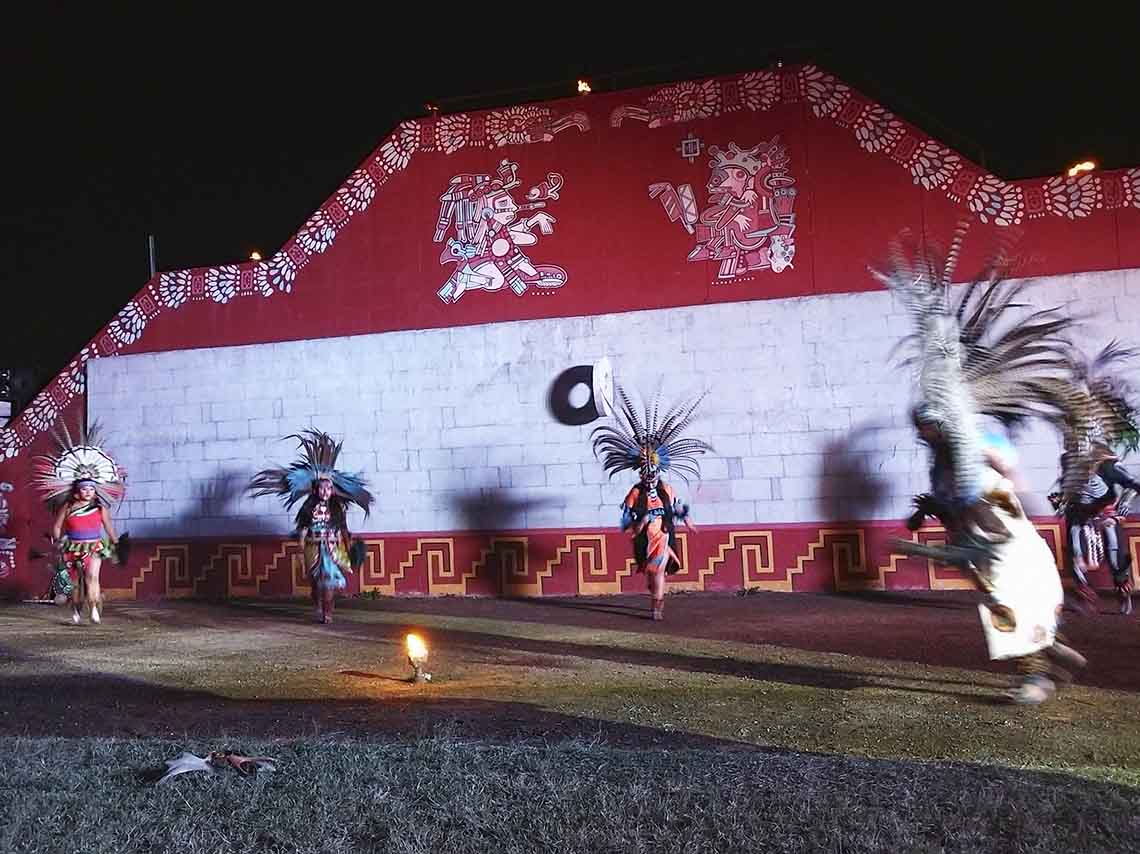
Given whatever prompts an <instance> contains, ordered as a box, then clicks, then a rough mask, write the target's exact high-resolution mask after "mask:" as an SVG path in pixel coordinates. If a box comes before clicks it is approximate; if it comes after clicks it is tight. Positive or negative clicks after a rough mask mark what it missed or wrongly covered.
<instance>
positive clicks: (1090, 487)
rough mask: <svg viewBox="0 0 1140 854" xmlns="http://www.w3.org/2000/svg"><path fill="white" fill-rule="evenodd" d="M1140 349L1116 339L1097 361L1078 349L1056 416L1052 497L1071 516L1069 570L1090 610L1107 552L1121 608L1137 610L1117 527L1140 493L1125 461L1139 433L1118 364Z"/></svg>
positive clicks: (1127, 611) (1067, 522)
mask: <svg viewBox="0 0 1140 854" xmlns="http://www.w3.org/2000/svg"><path fill="white" fill-rule="evenodd" d="M1137 355H1140V351H1138V350H1135V349H1131V348H1125V347H1121V346H1120V345H1119V344H1118V343H1117V342H1116V341H1113V342H1111V343H1109V344H1108V346H1106V347H1105V348H1104V349H1103V350H1101V351H1100V353H1098V354H1097V355H1096V357H1095V358H1093V359H1088V358H1086V357H1085V356H1084V355H1083V354H1081V353H1079V352H1076V351H1074V356H1073V359H1072V365H1071V373H1072V376H1071V386H1070V388H1069V389H1068V390H1067V391H1068V400H1069V403H1068V405H1067V406H1066V407H1065V410H1064V412H1063V414H1062V417H1061V418H1059V419H1058V421H1057V427H1058V429H1059V430H1060V433H1061V442H1062V447H1063V452H1062V454H1061V476H1060V477H1059V478H1058V486H1059V488H1058V490H1057V491H1056V492H1053V493H1051V494H1050V495H1049V500H1050V501H1051V502H1052V504H1053V507H1054V508H1055V509H1056V510H1057V511H1058V512H1059V513H1061V514H1062V515H1063V516H1064V517H1065V528H1066V530H1067V531H1068V535H1069V543H1068V544H1069V548H1068V549H1067V558H1068V559H1067V564H1068V569H1069V571H1070V572H1072V574H1073V577H1074V578H1075V580H1076V583H1077V594H1078V596H1079V598H1080V600H1082V601H1083V602H1084V603H1085V609H1086V610H1087V609H1089V608H1091V607H1092V606H1093V605H1094V604H1095V602H1096V592H1095V591H1094V590H1093V589H1092V586H1091V585H1090V584H1089V581H1088V572H1089V570H1091V569H1095V568H1096V567H1097V566H1099V565H1100V563H1101V559H1102V558H1105V557H1107V559H1108V566H1109V569H1110V570H1111V572H1112V580H1113V583H1114V584H1115V585H1116V591H1117V595H1118V596H1119V598H1120V611H1121V613H1124V614H1130V613H1132V560H1131V556H1130V555H1126V556H1125V557H1124V559H1123V560H1122V559H1121V557H1120V545H1119V542H1118V539H1117V533H1116V528H1117V525H1118V524H1119V522H1120V520H1122V519H1123V518H1124V517H1125V516H1126V515H1127V514H1128V506H1129V504H1130V503H1131V501H1132V500H1133V499H1134V498H1135V496H1136V494H1137V493H1140V482H1138V481H1137V480H1136V479H1135V478H1134V477H1132V476H1131V475H1130V474H1129V473H1128V472H1127V471H1126V470H1125V469H1124V468H1123V467H1122V466H1121V465H1120V464H1119V463H1120V459H1121V457H1122V456H1123V455H1125V454H1127V453H1128V452H1129V451H1134V450H1136V448H1137V441H1138V438H1140V436H1138V433H1137V427H1136V407H1135V404H1134V403H1133V402H1132V389H1131V387H1130V386H1129V384H1128V383H1127V382H1126V381H1124V380H1123V378H1122V377H1121V376H1120V375H1119V370H1118V368H1119V366H1121V365H1122V364H1123V363H1124V362H1126V361H1128V360H1129V359H1132V358H1135V357H1136V356H1137ZM1118 490H1120V491H1119V492H1118ZM1086 546H1087V548H1086Z"/></svg>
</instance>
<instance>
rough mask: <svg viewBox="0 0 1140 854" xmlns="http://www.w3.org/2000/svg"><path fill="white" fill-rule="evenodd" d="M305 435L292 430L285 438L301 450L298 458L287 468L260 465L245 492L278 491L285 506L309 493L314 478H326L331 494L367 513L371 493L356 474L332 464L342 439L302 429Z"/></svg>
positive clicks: (275, 493)
mask: <svg viewBox="0 0 1140 854" xmlns="http://www.w3.org/2000/svg"><path fill="white" fill-rule="evenodd" d="M304 432H305V434H306V435H301V434H297V433H294V434H292V435H290V436H286V437H285V438H286V439H296V440H297V443H298V447H299V448H300V450H301V456H300V458H299V459H297V460H294V461H293V462H292V463H291V464H290V465H289V467H288V468H269V469H263V470H262V471H260V472H258V473H257V474H256V475H254V477H253V479H252V480H251V481H250V484H249V487H248V489H249V492H250V493H251V494H252V495H253V496H254V497H255V498H256V497H258V496H261V495H278V496H280V497H281V500H282V502H283V503H284V504H285V508H286V509H287V510H288V509H292V507H293V505H294V504H296V503H297V502H298V501H301V500H303V499H305V498H307V497H308V496H310V495H311V494H312V493H313V489H314V488H315V486H316V484H317V481H319V480H328V481H329V482H330V483H331V484H332V488H333V496H335V497H336V498H338V499H340V500H341V501H344V502H352V503H354V504H356V505H357V506H359V507H360V508H361V509H362V510H363V511H364V515H365V516H367V515H368V514H369V511H370V510H371V507H372V493H370V492H369V491H368V489H367V488H366V487H365V484H364V480H363V479H362V478H361V476H360V475H359V474H348V473H347V472H343V471H340V470H339V469H337V468H336V461H337V458H338V457H339V456H340V449H341V446H342V445H343V444H344V443H343V442H334V441H333V439H332V437H331V436H329V434H328V433H324V432H321V431H319V430H306V431H304Z"/></svg>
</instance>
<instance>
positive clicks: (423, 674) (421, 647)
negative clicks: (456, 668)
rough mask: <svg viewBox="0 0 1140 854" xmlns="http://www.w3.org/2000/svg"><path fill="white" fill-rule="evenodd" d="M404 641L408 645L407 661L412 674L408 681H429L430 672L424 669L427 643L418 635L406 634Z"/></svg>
mask: <svg viewBox="0 0 1140 854" xmlns="http://www.w3.org/2000/svg"><path fill="white" fill-rule="evenodd" d="M405 643H406V644H407V647H408V663H409V664H411V665H412V676H411V679H409V680H408V681H410V682H430V681H431V674H430V673H428V672H427V671H426V670H424V665H425V664H426V663H427V658H428V651H427V645H426V644H425V643H424V642H423V640H421V639H420V636H419V635H408V636H407V638H405Z"/></svg>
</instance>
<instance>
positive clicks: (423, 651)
mask: <svg viewBox="0 0 1140 854" xmlns="http://www.w3.org/2000/svg"><path fill="white" fill-rule="evenodd" d="M407 644H408V658H410V659H411V660H412V661H424V660H425V659H426V658H427V654H428V651H427V646H425V645H424V642H423V641H422V640H420V636H419V635H408V637H407Z"/></svg>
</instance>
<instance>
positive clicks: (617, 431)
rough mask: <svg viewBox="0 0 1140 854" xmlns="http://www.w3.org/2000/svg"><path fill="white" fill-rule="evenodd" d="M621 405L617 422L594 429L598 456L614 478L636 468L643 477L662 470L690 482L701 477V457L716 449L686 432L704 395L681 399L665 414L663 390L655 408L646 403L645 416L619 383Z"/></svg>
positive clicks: (617, 391) (617, 412)
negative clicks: (619, 473)
mask: <svg viewBox="0 0 1140 854" xmlns="http://www.w3.org/2000/svg"><path fill="white" fill-rule="evenodd" d="M615 391H616V396H617V399H618V403H619V406H618V407H617V411H616V412H615V413H614V423H613V424H604V425H602V426H601V427H596V428H594V430H593V431H592V432H591V434H590V435H591V436H592V437H593V447H594V456H596V457H598V458H599V459H600V460H601V461H602V465H603V466H604V467H605V469H606V471H607V472H608V473H609V475H610V477H613V476H614V475H615V474H617V473H618V472H620V471H626V470H628V471H636V472H638V473H639V474H640V475H641V476H642V477H643V478H645V477H648V476H651V475H653V474H658V473H660V472H665V471H670V472H676V473H677V475H678V476H679V477H680V478H681V479H682V480H684V481H685V482H686V483H687V482H688V479H689V478H688V476H689V475H691V476H693V477H695V478H697V479H699V478H700V476H701V471H700V464H699V462H698V460H697V457H698V456H700V455H701V454H704V453H707V452H709V451H712V450H713V448H712V446H711V445H709V444H708V443H707V442H704V441H702V440H700V439H694V438H692V437H689V436H685V435H684V431H685V429H686V428H688V426H689V425H690V424H691V423H692V421H693V418H694V417H695V415H696V411H697V407H698V406H699V405H700V403H701V401H703V400H704V398H705V394H707V393H705V394H701V395H699V396H697V397H695V398H693V399H691V400H681V401H679V402H678V403H676V404H674V405H673V406H672V407H671V408H670V409H669V410H667V411H666V412H665V414H664V416H662V417H660V418H659V417H658V415H659V414H660V412H661V407H660V403H661V391H660V389H658V391H657V394H656V395H655V396H654V399H653V405H652V408H651V407H650V406H649V405H648V404H646V406H645V408H644V413H645V414H644V418H643V417H642V416H641V415H640V414H639V413H638V411H637V408H636V407H635V406H634V405H633V403H632V401H631V400H630V399H629V395H628V394H627V393H626V391H625V389H624V388H622V387H621V386H620V385H618V386H616V389H615Z"/></svg>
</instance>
